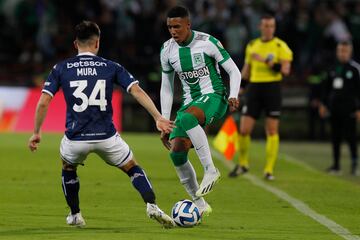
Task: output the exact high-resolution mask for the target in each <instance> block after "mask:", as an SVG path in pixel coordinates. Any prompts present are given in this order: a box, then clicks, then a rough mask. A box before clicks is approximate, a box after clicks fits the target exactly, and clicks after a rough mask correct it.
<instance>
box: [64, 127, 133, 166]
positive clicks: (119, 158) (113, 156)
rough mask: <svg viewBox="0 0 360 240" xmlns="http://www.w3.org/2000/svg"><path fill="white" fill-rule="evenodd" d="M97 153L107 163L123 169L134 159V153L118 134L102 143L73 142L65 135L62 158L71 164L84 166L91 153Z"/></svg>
mask: <svg viewBox="0 0 360 240" xmlns="http://www.w3.org/2000/svg"><path fill="white" fill-rule="evenodd" d="M92 152H93V153H96V154H97V155H99V157H101V158H102V159H103V160H104V161H105V162H106V163H108V164H110V165H113V166H116V167H122V166H124V165H125V164H127V163H128V162H129V161H130V160H131V159H132V158H133V153H132V151H131V149H130V147H129V145H127V143H126V142H125V141H124V140H123V139H122V138H121V137H120V134H118V133H116V134H115V135H114V136H112V137H110V138H108V139H105V140H101V141H71V140H69V139H68V138H67V137H66V136H65V135H64V137H63V138H62V140H61V144H60V156H61V158H62V159H63V160H64V161H65V162H67V163H69V164H71V165H75V166H77V165H79V164H83V162H84V161H85V159H86V157H87V156H88V155H89V153H92Z"/></svg>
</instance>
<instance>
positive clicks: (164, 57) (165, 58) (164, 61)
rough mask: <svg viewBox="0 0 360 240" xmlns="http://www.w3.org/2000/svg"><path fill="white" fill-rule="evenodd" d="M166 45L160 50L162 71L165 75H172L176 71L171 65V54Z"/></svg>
mask: <svg viewBox="0 0 360 240" xmlns="http://www.w3.org/2000/svg"><path fill="white" fill-rule="evenodd" d="M166 44H167V43H164V44H163V45H162V47H161V50H160V62H161V70H162V72H163V73H171V72H173V71H174V69H173V67H172V66H171V65H170V63H169V54H168V51H167V48H165V45H166Z"/></svg>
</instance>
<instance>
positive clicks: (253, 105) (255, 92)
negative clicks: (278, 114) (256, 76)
mask: <svg viewBox="0 0 360 240" xmlns="http://www.w3.org/2000/svg"><path fill="white" fill-rule="evenodd" d="M262 109H263V100H262V95H261V85H260V84H257V83H250V84H249V86H248V88H247V90H246V94H245V103H244V105H243V107H242V109H241V113H242V114H243V115H245V116H249V117H252V118H254V119H258V118H259V117H260V115H261V111H262Z"/></svg>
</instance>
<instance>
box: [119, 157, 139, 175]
mask: <svg viewBox="0 0 360 240" xmlns="http://www.w3.org/2000/svg"><path fill="white" fill-rule="evenodd" d="M135 166H138V165H137V163H136V161H135V160H134V159H131V160H130V161H129V162H127V163H126V164H125V165H123V166H121V167H120V169H121V170H123V171H124V172H126V173H127V172H128V171H129V170H130V169H132V168H133V167H135Z"/></svg>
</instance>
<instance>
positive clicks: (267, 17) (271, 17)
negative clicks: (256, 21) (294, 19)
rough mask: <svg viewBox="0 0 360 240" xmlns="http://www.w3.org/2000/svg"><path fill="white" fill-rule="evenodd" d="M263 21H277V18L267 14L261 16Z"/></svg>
mask: <svg viewBox="0 0 360 240" xmlns="http://www.w3.org/2000/svg"><path fill="white" fill-rule="evenodd" d="M263 19H275V16H274V15H272V14H270V13H265V14H263V15H262V16H261V20H263Z"/></svg>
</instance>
